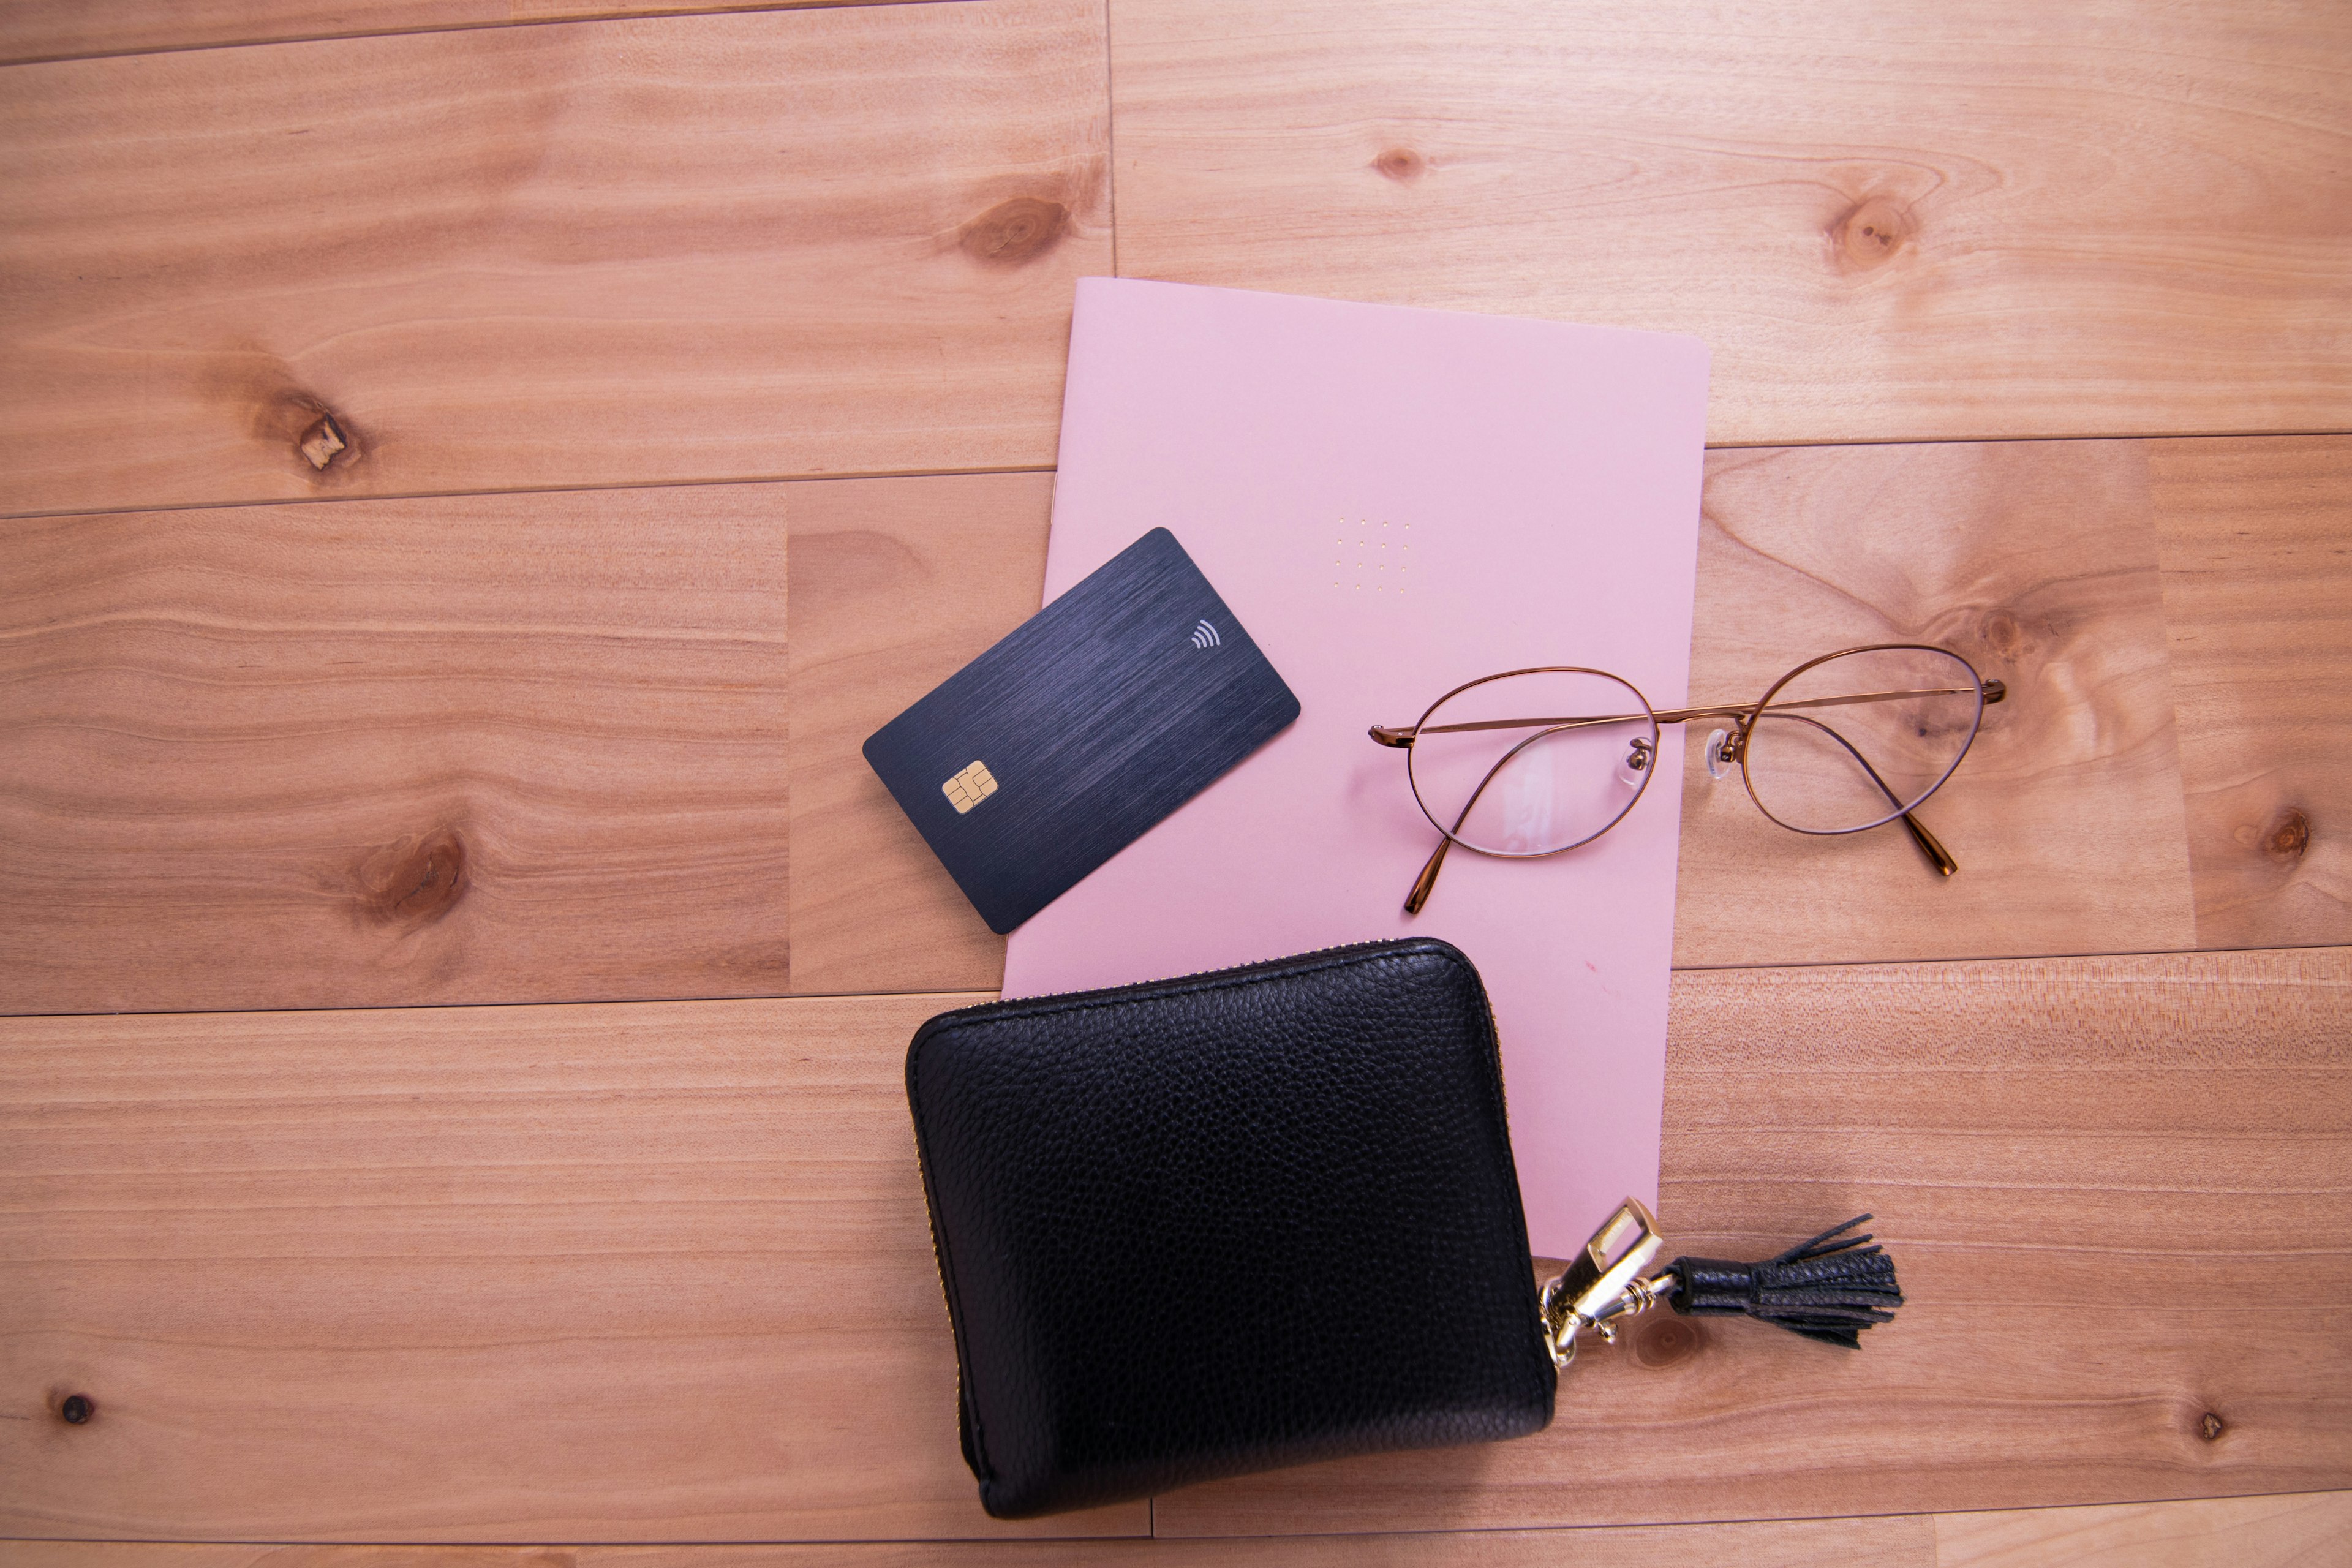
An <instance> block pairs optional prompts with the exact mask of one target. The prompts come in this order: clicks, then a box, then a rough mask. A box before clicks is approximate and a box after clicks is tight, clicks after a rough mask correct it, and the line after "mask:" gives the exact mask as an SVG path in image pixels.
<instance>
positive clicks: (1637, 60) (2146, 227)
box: [1111, 0, 2352, 443]
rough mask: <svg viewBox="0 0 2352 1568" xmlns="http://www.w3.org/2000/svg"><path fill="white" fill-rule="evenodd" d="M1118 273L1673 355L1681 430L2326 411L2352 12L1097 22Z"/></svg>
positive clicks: (1786, 435) (2333, 379)
mask: <svg viewBox="0 0 2352 1568" xmlns="http://www.w3.org/2000/svg"><path fill="white" fill-rule="evenodd" d="M1114 10H1115V12H1116V16H1115V18H1114V22H1113V26H1112V27H1111V42H1112V49H1113V58H1112V68H1113V75H1114V78H1115V79H1116V81H1117V84H1118V89H1117V105H1116V114H1117V145H1118V159H1119V166H1118V226H1119V266H1120V269H1121V270H1122V271H1123V272H1126V273H1129V274H1131V275H1133V276H1137V277H1145V278H1165V279H1180V280H1182V281H1187V282H1198V283H1219V284H1231V285H1239V286H1243V287H1248V288H1256V289H1280V290H1286V291H1291V292H1297V293H1306V294H1326V295H1338V296H1342V297H1346V298H1350V299H1366V300H1394V301H1400V302H1406V303H1412V304H1423V305H1440V306H1455V307H1465V308H1469V309H1474V310H1498V311H1508V312H1514V313H1519V314H1526V315H1535V316H1548V317H1556V318H1562V319H1567V320H1573V321H1598V322H1609V323H1614V324H1619V325H1624V326H1633V327H1644V328H1652V329H1658V330H1664V331H1683V332H1692V333H1696V334H1697V335H1698V336H1700V337H1703V338H1705V339H1706V341H1707V342H1708V344H1709V345H1710V346H1711V348H1712V349H1713V350H1714V354H1715V373H1714V387H1713V395H1712V400H1711V415H1710V421H1709V426H1708V433H1709V437H1710V439H1712V440H1715V441H1717V442H1741V443H1746V442H1755V443H1789V442H1809V441H1854V440H1888V439H1896V440H1901V439H1913V440H1916V439H1927V438H1938V439H1944V438H1963V437H1965V438H1981V437H2008V436H2057V435H2095V436H2099V435H2137V434H2158V433H2190V432H2205V431H2285V430H2302V429H2342V428H2345V427H2346V426H2347V424H2352V352H2347V347H2348V345H2347V342H2346V341H2345V338H2344V335H2343V333H2342V332H2341V331H2340V330H2339V324H2340V323H2341V321H2343V320H2344V319H2345V317H2346V315H2347V311H2348V310H2352V90H2347V89H2352V74H2347V73H2352V11H2347V9H2346V8H2345V7H2343V6H2341V5H2331V4H2327V3H2326V0H2304V3H2300V4H2289V5H2278V6H2273V7H2264V8H2256V7H2250V6H2244V5H2224V4H2204V5H2187V6H2176V7H2171V8H2168V9H2167V10H2166V11H2165V12H2164V13H2163V16H2162V18H2161V22H2160V24H2158V23H2157V22H2155V21H2154V20H2152V19H2151V17H2150V16H2149V15H2148V13H2147V11H2146V10H2145V9H2144V8H2142V7H2139V6H2137V5H2125V4H2116V3H2105V4H2095V5H2068V6H2057V7H2053V6H2047V5H2036V4H2032V0H2003V3H2001V4H1998V5H1971V6H1965V7H1953V6H1949V5H1935V4H1931V3H1929V0H1910V3H1908V4H1904V5H1895V6H1890V5H1884V4H1876V3H1872V0H1840V3H1838V4H1832V5H1811V6H1806V7H1803V8H1801V10H1800V11H1798V12H1794V13H1792V12H1791V11H1790V10H1789V9H1788V8H1787V7H1784V6H1772V5H1733V6H1729V7H1725V6H1718V5H1696V4H1686V5H1670V6H1657V5H1641V4H1634V3H1633V0H1620V3H1617V4H1611V5H1577V6H1566V7H1563V6H1559V5H1549V4H1546V3H1544V0H1514V3H1511V4H1502V5H1479V6H1475V7H1464V6H1461V5H1451V4H1446V3H1444V0H1388V3H1386V4H1380V5H1364V4H1362V3H1361V0H1281V3H1280V4H1278V5H1266V4H1264V3H1262V0H1215V3H1213V4H1206V5H1204V4H1202V0H1117V4H1116V5H1115V6H1114Z"/></svg>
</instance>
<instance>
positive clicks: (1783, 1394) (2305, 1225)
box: [1154, 948, 2352, 1535]
mask: <svg viewBox="0 0 2352 1568" xmlns="http://www.w3.org/2000/svg"><path fill="white" fill-rule="evenodd" d="M2347 1037H2352V950H2347V949H2343V948H2328V949H2306V950H2300V951H2290V952H2263V953H2228V954H2210V955H2203V956H2195V955H2183V956H2173V957H2162V958H2107V959H2070V960H2026V961H2012V962H2008V963H1958V964H1939V965H1921V966H1885V967H1879V966H1853V967H1846V966H1823V967H1815V968H1802V969H1780V970H1742V971H1709V972H1701V973H1679V974H1677V975H1675V990H1674V1013H1673V1026H1672V1036H1671V1044H1670V1046H1669V1050H1668V1063H1667V1078H1666V1103H1665V1142H1664V1184H1663V1188H1662V1192H1661V1198H1662V1202H1663V1207H1662V1209H1661V1211H1660V1218H1661V1220H1662V1221H1663V1222H1664V1225H1665V1226H1666V1229H1667V1232H1668V1234H1669V1236H1670V1237H1671V1238H1672V1242H1673V1245H1674V1246H1675V1247H1676V1248H1677V1249H1678V1250H1683V1249H1686V1250H1688V1251H1690V1252H1692V1253H1696V1254H1699V1255H1703V1256H1713V1257H1721V1258H1740V1257H1755V1256H1759V1255H1762V1254H1764V1253H1767V1252H1769V1251H1771V1250H1774V1249H1776V1248H1778V1247H1780V1246H1783V1245H1785V1244H1786V1243H1787V1242H1788V1241H1790V1240H1792V1239H1795V1238H1797V1237H1802V1236H1805V1235H1808V1234H1810V1233H1811V1231H1812V1230H1813V1229H1815V1228H1818V1227H1819V1226H1822V1225H1823V1224H1826V1223H1831V1222H1833V1221H1835V1220H1838V1219H1842V1218H1843V1217H1845V1216H1846V1215H1852V1214H1858V1213H1861V1212H1863V1211H1864V1210H1872V1211H1874V1212H1875V1213H1876V1215H1877V1216H1878V1217H1877V1221H1876V1223H1875V1224H1874V1226H1872V1229H1874V1231H1876V1232H1877V1233H1878V1234H1879V1235H1880V1236H1881V1237H1883V1238H1884V1239H1885V1241H1886V1243H1887V1244H1888V1246H1889V1247H1890V1249H1891V1250H1892V1252H1893V1253H1894V1255H1895V1258H1896V1261H1897V1264H1898V1267H1899V1268H1900V1270H1901V1276H1902V1282H1903V1288H1904V1293H1905V1295H1906V1306H1905V1307H1904V1309H1903V1311H1902V1314H1901V1316H1900V1317H1899V1318H1898V1319H1897V1320H1896V1321H1895V1323H1894V1324H1893V1325H1891V1326H1890V1327H1888V1328H1886V1329H1885V1330H1883V1331H1878V1332H1875V1333H1874V1334H1873V1335H1872V1336H1871V1337H1870V1341H1869V1342H1867V1344H1866V1345H1865V1347H1864V1349H1863V1350H1861V1351H1859V1352H1852V1353H1848V1352H1840V1351H1837V1350H1835V1349H1833V1348H1828V1347H1823V1346H1820V1345H1814V1344H1811V1343H1808V1342H1805V1341H1802V1340H1800V1339H1797V1338H1796V1337H1795V1336H1793V1335H1790V1334H1785V1333H1781V1332H1780V1331H1777V1330H1769V1329H1766V1328H1764V1327H1762V1326H1761V1325H1757V1324H1749V1323H1745V1322H1737V1321H1734V1322H1728V1323H1724V1322H1707V1323H1706V1324H1705V1325H1704V1326H1703V1327H1702V1326H1700V1325H1698V1324H1696V1323H1695V1322H1694V1321H1692V1320H1689V1319H1681V1318H1675V1317H1672V1316H1668V1317H1665V1318H1663V1319H1660V1320H1657V1321H1652V1322H1648V1323H1645V1324H1643V1325H1642V1326H1641V1327H1640V1328H1639V1329H1638V1330H1637V1331H1634V1332H1633V1334H1632V1336H1631V1342H1630V1344H1628V1345H1625V1346H1623V1347H1622V1348H1621V1349H1620V1350H1618V1351H1616V1352H1601V1353H1597V1354H1595V1355H1593V1356H1591V1358H1590V1359H1589V1360H1587V1361H1582V1362H1580V1364H1579V1365H1578V1366H1577V1367H1576V1368H1575V1370H1574V1372H1573V1373H1572V1374H1571V1379H1570V1384H1568V1385H1567V1388H1566V1390H1564V1393H1565V1394H1566V1395H1567V1397H1564V1398H1563V1401H1562V1406H1561V1410H1560V1414H1559V1417H1558V1418H1557V1419H1556V1420H1555V1421H1554V1423H1553V1425H1552V1426H1551V1428H1550V1430H1549V1431H1548V1432H1546V1433H1545V1434H1543V1435H1542V1436H1539V1437H1534V1438H1529V1439H1527V1440H1525V1441H1522V1442H1517V1443H1507V1444H1502V1445H1499V1446H1496V1447H1487V1448H1477V1449H1465V1450H1460V1451H1456V1452H1450V1453H1443V1454H1423V1455H1413V1456H1409V1457H1408V1456H1382V1457H1377V1458H1368V1459H1361V1460H1350V1461H1348V1462H1346V1463H1342V1464H1333V1465H1328V1466H1323V1467H1319V1468H1317V1469H1315V1470H1313V1471H1302V1472H1300V1473H1298V1474H1297V1475H1295V1476H1288V1477H1283V1478H1279V1479H1276V1478H1257V1479H1246V1480H1237V1481H1230V1482H1223V1483H1219V1484H1217V1485H1214V1486H1209V1487H1202V1488H1198V1489H1192V1490H1188V1491H1181V1492H1177V1493H1173V1494H1171V1495H1170V1496H1167V1497H1163V1498H1160V1500H1158V1502H1157V1503H1156V1504H1155V1510H1154V1522H1155V1528H1156V1529H1157V1531H1159V1533H1160V1534H1162V1535H1211V1534H1214V1535H1228V1534H1230V1535H1254V1534H1261V1533H1285V1532H1292V1531H1296V1532H1302V1533H1315V1532H1320V1531H1394V1530H1419V1529H1460V1528H1465V1527H1482V1526H1489V1525H1495V1526H1512V1527H1523V1526H1529V1525H1536V1524H1566V1523H1604V1522H1627V1521H1635V1520H1703V1519H1708V1518H1741V1517H1748V1518H1753V1517H1769V1516H1775V1515H1811V1514H1822V1515H1827V1514H1841V1513H1851V1512H1854V1511H1858V1510H1864V1509H1872V1510H1898V1511H1906V1512H1908V1511H1919V1512H1928V1511H1948V1510H1960V1509H1971V1508H1980V1507H1988V1506H2000V1507H2019V1506H2031V1505H2038V1504H2059V1503H2086V1502H2101V1501H2119V1500H2146V1499H2151V1498H2166V1497H2187V1496H2194V1495H2200V1494H2209V1495H2210V1494H2221V1493H2233V1492H2260V1491H2280V1490H2300V1489H2343V1488H2345V1487H2346V1486H2347V1482H2352V1365H2348V1364H2347V1362H2346V1359H2345V1357H2344V1355H2343V1354H2342V1344H2343V1332H2344V1311H2343V1306H2342V1303H2343V1301H2344V1300H2345V1299H2346V1296H2347V1290H2352V1204H2347V1202H2346V1194H2347V1185H2352V1176H2347V1173H2352V1058H2347V1055H2346V1053H2345V1050H2344V1041H2345V1040H2346V1039H2347ZM1563 1131H1564V1132H1567V1133H1569V1134H1570V1135H1572V1131H1573V1130H1572V1129H1568V1130H1563ZM2207 1415H2215V1416H2217V1417H2218V1418H2219V1420H2218V1425H2217V1426H2215V1427H2214V1430H2215V1433H2216V1436H2213V1437H2211V1438H2210V1439H2209V1438H2208V1437H2207V1436H2204V1432H2205V1421H2204V1418H2205V1416H2207Z"/></svg>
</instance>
